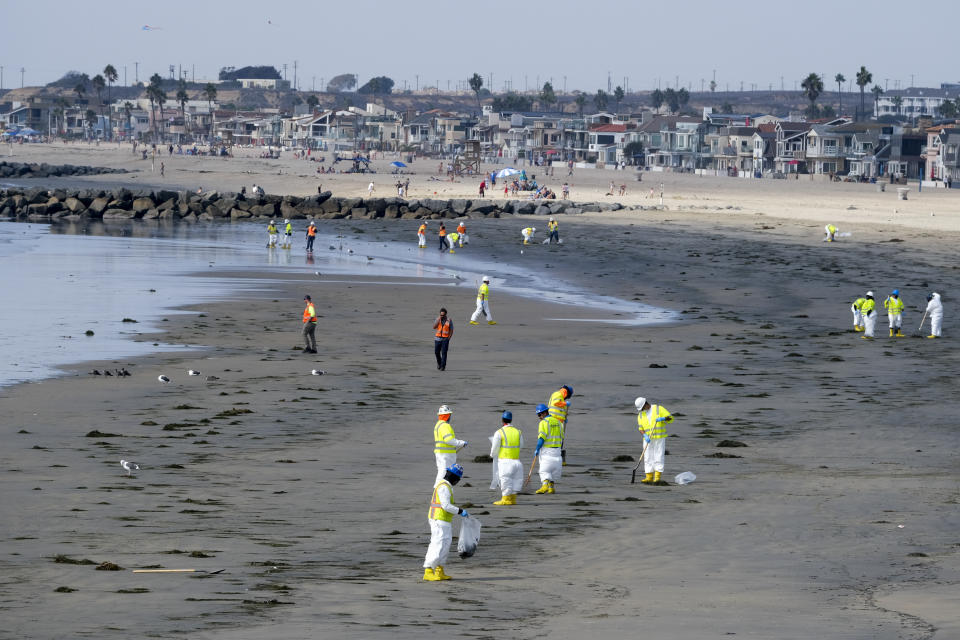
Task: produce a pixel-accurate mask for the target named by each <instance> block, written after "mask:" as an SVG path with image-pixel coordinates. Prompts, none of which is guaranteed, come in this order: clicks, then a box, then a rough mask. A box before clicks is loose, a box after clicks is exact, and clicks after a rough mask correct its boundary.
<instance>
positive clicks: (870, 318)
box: [863, 308, 877, 338]
mask: <svg viewBox="0 0 960 640" xmlns="http://www.w3.org/2000/svg"><path fill="white" fill-rule="evenodd" d="M876 324H877V309H876V308H873V309H871V310H870V312H869V313H864V314H863V335H864V336H866V337H868V338H872V337H873V328H874V326H876Z"/></svg>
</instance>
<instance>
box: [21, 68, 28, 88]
mask: <svg viewBox="0 0 960 640" xmlns="http://www.w3.org/2000/svg"><path fill="white" fill-rule="evenodd" d="M26 72H27V70H26V69H24V68H23V67H20V88H21V89H23V74H24V73H26Z"/></svg>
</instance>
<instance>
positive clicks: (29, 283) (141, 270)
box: [0, 222, 676, 387]
mask: <svg viewBox="0 0 960 640" xmlns="http://www.w3.org/2000/svg"><path fill="white" fill-rule="evenodd" d="M301 236H302V233H297V234H296V235H295V236H294V238H295V239H294V249H292V250H282V249H266V248H265V247H264V245H265V242H266V234H265V233H264V232H263V225H260V224H252V223H250V224H231V225H226V224H209V225H202V224H194V225H186V224H184V225H177V224H144V223H130V222H126V223H118V224H104V223H102V222H84V223H57V224H36V223H15V222H0V269H2V273H3V274H4V277H3V279H2V280H0V296H2V297H0V299H2V301H3V302H2V308H0V322H2V326H3V328H4V330H3V331H2V332H0V354H2V357H0V387H2V386H6V385H9V384H12V383H16V382H21V381H28V380H41V379H43V378H47V377H51V376H54V375H57V374H58V373H60V371H59V369H58V367H59V366H62V365H65V364H69V363H75V362H83V361H87V360H114V359H119V358H129V357H133V356H138V355H143V354H145V353H149V352H155V351H162V350H176V349H185V348H188V347H186V346H185V345H176V344H168V343H164V342H162V339H161V340H158V341H153V340H151V339H144V338H143V337H142V336H140V334H142V333H149V332H153V331H157V330H159V329H162V327H163V319H164V318H167V317H170V316H171V315H173V314H176V313H184V312H182V311H176V310H175V309H176V308H178V307H182V306H183V305H189V304H196V303H202V302H205V301H213V300H220V299H224V298H226V297H229V296H232V295H234V294H236V293H238V292H240V291H256V290H259V289H266V288H268V287H269V286H270V284H271V282H270V281H271V280H273V279H275V278H277V277H278V276H280V275H281V274H282V273H284V272H301V273H302V272H309V271H319V272H320V273H321V274H322V276H321V277H324V278H328V276H329V275H335V274H339V275H360V276H370V277H373V278H376V277H385V276H390V277H404V278H413V279H415V281H416V280H422V283H423V284H431V285H442V286H461V287H464V288H467V289H470V290H472V289H473V288H474V287H475V286H476V283H477V282H478V281H479V279H480V278H481V276H482V274H488V275H490V277H491V279H492V283H491V284H492V287H493V289H494V291H497V292H499V291H502V292H504V293H511V294H514V295H519V296H524V297H531V296H537V297H539V298H541V299H543V300H544V301H546V302H555V303H560V304H567V305H573V306H577V307H583V308H591V309H601V310H603V311H604V315H603V316H598V317H597V318H596V319H595V320H594V321H601V322H612V323H617V324H631V325H642V324H649V323H654V322H666V321H671V320H675V319H676V317H675V315H674V314H673V312H670V311H666V310H664V309H658V308H656V307H650V306H648V305H643V304H640V303H635V302H627V301H624V300H619V299H617V298H612V297H609V296H596V295H592V294H591V293H590V292H589V291H587V290H585V289H581V288H578V287H575V286H572V285H569V284H568V283H560V282H557V281H556V280H555V279H553V278H549V279H548V278H547V277H545V276H542V275H540V274H538V273H537V272H534V271H532V270H529V269H526V268H524V267H522V266H519V265H512V264H507V263H504V262H501V261H489V260H481V259H477V258H474V257H472V256H470V254H469V249H466V250H459V251H458V252H457V253H456V254H449V253H446V252H440V251H438V250H437V249H436V248H435V247H430V248H428V249H424V250H418V249H417V248H416V247H415V246H414V245H413V243H409V244H406V243H397V242H390V243H384V242H374V241H368V240H364V239H362V238H360V237H359V236H358V235H356V234H345V235H342V236H340V235H324V234H320V235H318V237H317V240H316V244H315V252H314V254H313V255H312V256H310V255H306V254H305V253H304V252H303V242H304V240H303V238H302V237H301ZM238 270H242V271H244V272H247V273H249V272H256V271H258V270H263V277H262V278H259V277H255V278H235V277H223V276H224V275H225V274H226V272H228V271H232V272H235V271H238ZM204 271H206V272H209V273H210V276H203V275H196V274H197V273H198V272H204ZM444 280H446V281H447V282H446V283H444V282H443V281H444ZM471 295H472V293H471ZM124 318H129V319H132V320H136V322H135V323H133V322H124V321H123V320H124ZM88 330H90V331H93V335H92V336H87V335H85V332H86V331H88ZM137 339H139V340H140V341H136V340H137Z"/></svg>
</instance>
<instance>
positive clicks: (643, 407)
mask: <svg viewBox="0 0 960 640" xmlns="http://www.w3.org/2000/svg"><path fill="white" fill-rule="evenodd" d="M633 405H634V406H635V407H636V408H637V411H638V412H639V413H638V414H637V424H639V425H640V427H639V429H640V433H642V434H643V443H644V444H643V472H644V473H645V474H646V475H645V476H644V478H643V480H641V481H640V482H642V483H644V484H657V483H659V482H661V480H660V475H661V474H662V473H663V458H664V456H665V455H666V452H667V427H666V426H665V425H666V424H667V423H669V422H673V416H672V415H670V412H669V411H667V410H666V409H664V408H663V407H662V406H660V405H658V404H655V405H651V404H650V403H649V402H647V399H646V398H643V397H640V398H637V399H636V400H634V401H633Z"/></svg>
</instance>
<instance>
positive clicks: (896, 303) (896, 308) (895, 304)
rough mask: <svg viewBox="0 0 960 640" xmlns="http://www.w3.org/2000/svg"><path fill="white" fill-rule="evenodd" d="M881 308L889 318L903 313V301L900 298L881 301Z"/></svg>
mask: <svg viewBox="0 0 960 640" xmlns="http://www.w3.org/2000/svg"><path fill="white" fill-rule="evenodd" d="M883 307H884V308H885V309H886V310H887V313H889V314H890V315H891V316H895V315H897V314H898V313H903V300H901V299H900V298H894V297H892V296H891V297H889V298H887V299H886V300H884V301H883Z"/></svg>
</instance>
